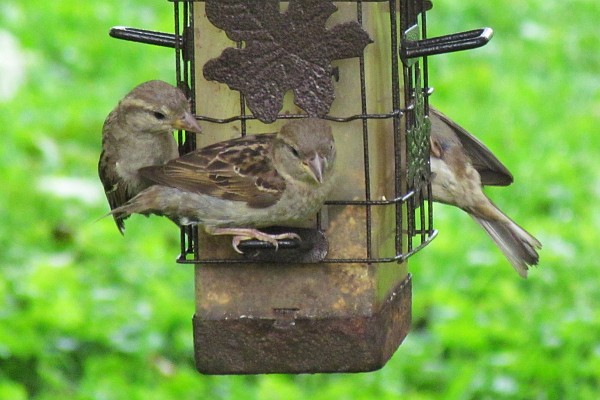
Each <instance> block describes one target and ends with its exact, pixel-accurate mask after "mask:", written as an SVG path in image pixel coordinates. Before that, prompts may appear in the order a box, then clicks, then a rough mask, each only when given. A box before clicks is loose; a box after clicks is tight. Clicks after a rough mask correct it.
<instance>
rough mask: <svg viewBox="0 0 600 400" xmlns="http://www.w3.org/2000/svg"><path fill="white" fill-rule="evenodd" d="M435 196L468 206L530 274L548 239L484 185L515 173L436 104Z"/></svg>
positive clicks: (501, 181)
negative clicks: (513, 214)
mask: <svg viewBox="0 0 600 400" xmlns="http://www.w3.org/2000/svg"><path fill="white" fill-rule="evenodd" d="M430 120H431V137H430V141H431V153H430V158H429V160H430V163H431V172H432V181H431V189H432V198H433V200H434V201H437V202H440V203H445V204H449V205H453V206H456V207H459V208H461V209H462V210H464V211H466V212H467V213H468V214H469V215H470V216H471V217H473V219H474V220H475V221H476V222H477V223H478V224H479V225H481V227H482V228H483V229H484V230H485V231H486V233H487V234H488V235H489V236H490V237H491V238H492V240H493V241H494V242H495V243H496V245H497V246H498V248H499V249H500V250H501V251H502V252H503V253H504V255H505V256H506V258H507V259H508V261H509V262H510V263H511V265H512V266H513V268H514V269H515V270H516V271H517V273H518V274H519V275H520V276H521V277H523V278H526V277H527V270H528V267H529V266H530V265H537V263H538V260H539V255H538V253H537V250H536V249H541V247H542V244H541V243H540V242H539V241H538V240H537V239H536V238H535V237H533V236H532V235H531V234H529V233H528V232H527V231H525V230H524V229H523V228H521V227H520V226H519V225H517V224H516V223H515V222H514V221H512V220H511V219H510V218H509V217H508V216H507V215H505V214H504V213H503V212H502V211H500V209H498V207H496V206H495V205H494V204H493V203H492V202H491V201H490V200H489V199H488V198H487V196H486V195H485V194H484V193H483V191H482V186H483V185H499V186H506V185H509V184H511V183H512V175H511V174H510V172H509V171H508V169H506V167H504V165H502V163H501V162H500V161H499V160H498V159H497V158H496V157H495V156H494V155H493V154H492V152H491V151H490V150H489V149H488V148H487V147H485V146H484V145H483V143H481V142H480V141H479V140H477V139H476V138H475V137H473V136H472V135H471V134H469V133H468V132H467V131H465V130H464V129H463V128H461V127H460V126H459V125H457V124H456V123H455V122H453V121H452V120H450V119H449V118H448V117H446V116H445V115H443V114H442V113H440V112H439V111H437V110H435V109H434V108H430Z"/></svg>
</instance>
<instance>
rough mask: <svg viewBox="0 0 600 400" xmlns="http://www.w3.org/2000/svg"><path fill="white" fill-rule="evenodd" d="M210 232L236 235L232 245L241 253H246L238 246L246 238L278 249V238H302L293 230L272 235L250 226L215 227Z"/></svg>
mask: <svg viewBox="0 0 600 400" xmlns="http://www.w3.org/2000/svg"><path fill="white" fill-rule="evenodd" d="M208 233H210V234H211V235H234V236H233V239H232V241H231V245H232V246H233V249H234V250H235V251H236V252H237V253H240V254H244V252H243V251H241V250H240V249H239V248H238V246H239V244H240V243H241V242H242V241H244V240H251V239H257V240H261V241H263V242H267V243H270V244H272V245H273V246H274V247H275V250H276V251H277V250H278V249H279V243H278V242H277V241H278V240H283V239H298V240H300V239H301V238H300V236H299V235H297V234H295V233H293V232H288V233H280V234H277V235H271V234H268V233H265V232H261V231H259V230H257V229H248V228H213V229H211V230H210V231H209V232H208Z"/></svg>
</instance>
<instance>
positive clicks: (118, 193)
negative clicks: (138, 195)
mask: <svg viewBox="0 0 600 400" xmlns="http://www.w3.org/2000/svg"><path fill="white" fill-rule="evenodd" d="M115 165H116V163H115V162H114V161H113V160H112V159H111V156H110V155H109V154H108V153H107V152H106V151H102V154H101V155H100V160H99V161H98V176H99V177H100V181H101V182H102V186H103V187H104V193H105V194H106V198H107V199H108V205H109V206H110V209H111V210H114V209H115V208H117V207H120V206H122V205H123V204H125V203H126V202H127V201H128V200H129V199H130V198H131V196H129V194H128V191H127V184H126V183H125V181H123V179H121V177H120V176H119V175H118V174H117V171H116V168H115ZM113 217H114V220H115V223H116V224H117V228H119V230H120V231H121V233H123V231H124V230H125V224H124V218H117V217H116V216H114V215H113Z"/></svg>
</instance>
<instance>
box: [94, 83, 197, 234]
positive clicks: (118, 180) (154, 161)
mask: <svg viewBox="0 0 600 400" xmlns="http://www.w3.org/2000/svg"><path fill="white" fill-rule="evenodd" d="M175 129H186V130H188V131H193V132H198V133H199V132H200V126H199V125H198V123H197V122H196V119H195V118H194V116H193V115H192V113H191V112H190V104H189V102H188V101H187V99H186V98H185V96H184V95H183V93H182V92H181V91H180V90H179V89H177V88H176V87H174V86H171V85H169V84H168V83H166V82H163V81H148V82H145V83H142V84H140V85H139V86H137V87H135V88H134V89H133V90H132V91H131V92H129V93H128V94H127V95H126V96H125V97H124V98H123V99H122V100H121V101H120V102H119V104H118V105H117V106H116V107H115V109H114V110H112V111H111V112H110V114H108V117H106V120H105V121H104V126H103V128H102V154H101V155H100V160H99V162H98V175H99V176H100V180H101V181H102V185H103V186H104V192H105V193H106V198H107V199H108V204H109V205H110V208H111V210H114V209H115V208H117V207H119V206H122V205H123V204H125V203H126V202H127V201H128V200H130V199H131V198H132V197H134V196H135V195H137V194H138V193H139V192H141V191H142V190H144V189H146V188H147V187H148V186H150V182H148V181H147V180H146V179H144V178H143V177H142V176H141V175H140V174H139V173H138V171H139V169H140V168H142V167H146V166H149V165H160V164H164V163H166V162H167V161H169V160H172V159H173V158H176V157H177V156H179V152H178V151H177V142H176V141H175V139H174V137H173V130H175ZM113 216H114V219H115V222H116V224H117V227H118V228H119V231H120V232H121V233H123V232H124V230H125V224H124V219H125V218H126V217H120V216H117V215H113Z"/></svg>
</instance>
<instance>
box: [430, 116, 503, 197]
mask: <svg viewBox="0 0 600 400" xmlns="http://www.w3.org/2000/svg"><path fill="white" fill-rule="evenodd" d="M429 111H430V116H431V118H432V121H431V122H432V124H435V122H436V121H435V118H436V117H437V118H438V119H439V120H440V121H442V122H443V123H444V124H445V125H447V126H448V127H449V128H451V129H452V131H453V132H454V133H455V134H456V136H457V137H458V139H459V140H460V143H461V144H462V146H463V148H464V150H465V153H466V154H467V155H468V156H469V158H470V159H471V163H472V164H473V167H474V168H475V169H476V170H477V172H479V175H480V176H481V184H482V185H489V186H508V185H510V184H511V183H513V176H512V174H511V173H510V171H509V170H508V168H506V167H505V166H504V164H502V162H500V160H498V158H496V156H495V155H494V154H493V153H492V152H491V151H490V149H488V148H487V147H486V146H485V145H484V144H483V143H482V142H481V141H480V140H479V139H477V138H476V137H475V136H473V135H471V134H470V133H469V132H467V131H466V130H465V129H464V128H463V127H461V126H460V125H458V124H457V123H456V122H454V121H452V120H451V119H450V118H448V117H447V116H445V115H444V114H442V113H441V112H440V111H439V110H436V109H435V108H433V107H430V108H429Z"/></svg>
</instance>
